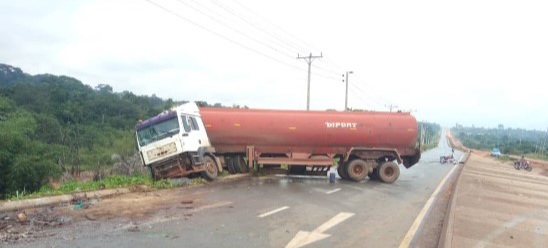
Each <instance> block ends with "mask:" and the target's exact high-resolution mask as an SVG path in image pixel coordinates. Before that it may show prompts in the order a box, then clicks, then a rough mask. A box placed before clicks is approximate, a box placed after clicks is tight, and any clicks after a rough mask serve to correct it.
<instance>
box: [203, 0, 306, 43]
mask: <svg viewBox="0 0 548 248" xmlns="http://www.w3.org/2000/svg"><path fill="white" fill-rule="evenodd" d="M212 2H213V3H214V4H215V5H217V6H218V7H220V8H221V9H223V10H225V11H226V12H228V13H230V14H232V15H233V16H235V17H237V18H238V19H240V20H242V21H243V22H245V23H247V24H248V25H250V26H252V27H254V28H255V29H256V30H258V31H260V32H262V33H264V34H266V35H269V36H271V37H273V38H274V39H276V40H278V41H279V42H276V41H273V40H270V39H269V41H270V42H272V43H275V44H277V45H279V46H284V47H285V48H286V49H288V50H291V51H293V52H299V49H298V48H295V47H294V46H291V44H289V43H288V42H286V41H284V40H283V39H281V38H279V37H277V36H276V35H275V34H273V33H271V32H269V31H268V29H266V28H263V27H260V26H259V25H258V24H255V23H253V22H251V21H250V20H247V19H246V18H245V17H243V16H242V14H241V13H239V12H237V11H236V10H234V9H231V8H230V7H228V6H226V5H224V4H222V3H220V2H219V1H216V0H212Z"/></svg>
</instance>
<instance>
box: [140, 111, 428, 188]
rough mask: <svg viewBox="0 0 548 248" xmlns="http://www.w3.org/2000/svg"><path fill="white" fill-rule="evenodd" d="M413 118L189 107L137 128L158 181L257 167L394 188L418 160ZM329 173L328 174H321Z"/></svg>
mask: <svg viewBox="0 0 548 248" xmlns="http://www.w3.org/2000/svg"><path fill="white" fill-rule="evenodd" d="M417 132H418V130H417V121H416V119H415V118H414V117H413V116H412V115H410V114H409V113H389V112H336V111H297V110H257V109H230V108H199V107H198V106H197V105H196V104H195V103H186V104H182V105H180V106H177V107H174V108H172V109H170V110H167V111H164V112H162V113H160V114H159V115H157V116H154V117H152V118H150V119H147V120H145V121H140V122H139V123H138V124H137V125H136V137H137V146H138V149H139V153H140V156H141V159H142V161H143V164H144V165H145V166H148V167H149V168H150V171H151V174H152V176H153V178H154V179H155V180H156V179H161V178H173V177H184V176H188V175H191V174H195V173H200V174H201V175H202V176H203V177H204V178H206V179H207V180H214V179H215V178H216V177H217V174H218V173H219V172H222V171H223V170H224V169H227V170H228V171H229V172H230V173H247V172H250V171H253V170H256V169H257V168H259V165H263V167H265V166H280V165H287V166H288V168H289V170H288V171H289V172H292V173H306V172H323V173H325V172H327V171H328V170H329V168H330V167H331V166H334V165H335V164H336V165H337V172H338V174H339V175H340V177H341V178H342V179H345V180H352V181H362V180H364V179H366V177H367V176H369V177H370V178H371V179H374V180H380V181H382V182H385V183H392V182H394V181H395V180H396V179H397V178H398V176H399V174H400V169H399V166H398V165H399V164H403V166H405V167H406V168H410V167H411V166H413V165H414V164H416V163H417V162H418V161H419V159H420V156H421V154H420V143H419V142H417ZM324 175H325V174H324Z"/></svg>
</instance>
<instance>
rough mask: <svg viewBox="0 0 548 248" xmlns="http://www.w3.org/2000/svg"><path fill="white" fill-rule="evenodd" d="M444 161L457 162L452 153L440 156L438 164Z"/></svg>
mask: <svg viewBox="0 0 548 248" xmlns="http://www.w3.org/2000/svg"><path fill="white" fill-rule="evenodd" d="M445 163H451V164H457V160H456V159H455V157H454V156H453V154H451V155H448V156H440V164H445Z"/></svg>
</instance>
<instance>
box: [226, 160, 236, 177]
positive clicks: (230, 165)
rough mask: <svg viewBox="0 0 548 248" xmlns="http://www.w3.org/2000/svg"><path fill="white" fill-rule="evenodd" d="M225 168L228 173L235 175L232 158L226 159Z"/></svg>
mask: <svg viewBox="0 0 548 248" xmlns="http://www.w3.org/2000/svg"><path fill="white" fill-rule="evenodd" d="M226 167H227V168H228V173H230V174H236V170H235V169H234V158H233V157H226Z"/></svg>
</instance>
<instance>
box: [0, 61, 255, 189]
mask: <svg viewBox="0 0 548 248" xmlns="http://www.w3.org/2000/svg"><path fill="white" fill-rule="evenodd" d="M151 83H152V82H151ZM184 102H185V101H183V102H175V101H173V100H172V99H167V100H163V99H161V98H158V97H156V96H155V95H152V96H137V95H135V94H133V93H131V92H129V91H123V92H114V91H113V88H112V87H111V86H110V85H108V84H99V85H97V86H96V87H94V88H92V87H90V86H88V85H85V84H83V83H82V82H80V81H78V80H77V79H74V78H71V77H66V76H54V75H49V74H43V75H34V76H32V75H29V74H26V73H24V72H23V71H22V70H21V69H19V68H16V67H13V66H9V65H5V64H0V199H1V198H9V197H12V196H15V197H16V198H17V196H21V195H32V193H34V192H36V194H49V193H52V194H57V193H59V192H65V193H66V192H70V191H71V190H74V189H76V188H79V189H80V190H88V189H89V190H92V189H97V187H98V185H100V184H101V183H103V184H105V185H106V186H107V188H108V187H110V184H111V183H112V185H135V184H138V183H145V184H149V183H151V182H149V181H150V180H148V179H147V180H146V181H140V180H145V179H144V178H146V177H145V176H142V175H143V173H146V172H147V170H148V169H147V168H145V167H144V166H142V164H141V160H140V158H139V156H138V154H137V153H136V149H135V147H136V143H135V135H134V126H135V124H136V123H137V121H138V120H142V119H146V118H149V117H151V116H154V115H156V114H158V113H160V112H161V111H163V110H165V109H167V108H170V107H172V106H175V105H178V104H181V103H184ZM197 104H198V105H199V106H202V107H224V106H222V105H221V104H220V103H215V104H213V105H210V104H208V103H207V102H204V101H200V102H197ZM232 107H234V108H240V106H239V105H234V106H232ZM242 108H247V106H242ZM82 171H92V172H93V175H92V177H95V179H103V181H100V182H87V183H80V182H77V180H80V179H81V178H82V177H83V176H82V175H81V172H82ZM87 174H89V173H87ZM120 175H122V176H120ZM84 177H85V176H84ZM52 179H53V180H56V179H62V182H65V183H64V184H63V186H62V189H60V190H58V191H56V192H53V190H51V188H48V187H49V186H48V182H49V181H50V180H52ZM88 179H89V175H88ZM105 180H106V181H105ZM124 180H129V182H126V181H124ZM199 180H200V179H194V180H193V181H192V183H195V184H200V183H203V182H200V181H199ZM63 187H64V188H63ZM154 187H155V188H163V187H171V183H166V182H165V181H158V182H156V183H155V184H154ZM45 192H49V193H45Z"/></svg>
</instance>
